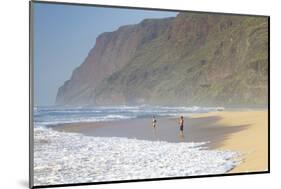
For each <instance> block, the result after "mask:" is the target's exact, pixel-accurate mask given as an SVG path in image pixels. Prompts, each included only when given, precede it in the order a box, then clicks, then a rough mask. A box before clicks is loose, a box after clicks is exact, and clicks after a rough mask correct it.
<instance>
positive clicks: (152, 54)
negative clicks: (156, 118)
mask: <svg viewBox="0 0 281 189" xmlns="http://www.w3.org/2000/svg"><path fill="white" fill-rule="evenodd" d="M131 27H132V28H138V29H140V28H143V27H145V28H146V29H145V30H143V32H139V33H138V34H137V35H135V36H134V39H133V38H132V39H131V40H132V41H134V42H135V43H136V45H135V46H134V48H135V49H134V51H133V52H130V53H129V54H128V55H126V53H123V54H122V56H128V57H129V58H128V57H127V59H126V62H123V64H122V65H120V64H121V63H117V65H118V69H115V70H112V71H111V72H110V73H109V74H108V75H106V76H105V77H104V78H101V79H100V80H99V81H98V82H97V83H96V84H95V85H94V87H91V84H90V83H91V82H95V81H96V80H91V77H89V76H88V79H83V78H84V77H85V76H83V75H82V74H80V75H77V76H76V77H75V78H78V80H79V78H80V77H81V78H80V80H83V83H86V85H85V86H88V87H85V88H83V89H79V90H76V89H75V87H76V86H75V85H74V84H72V85H71V88H73V89H72V90H74V89H75V90H76V91H77V92H76V94H79V96H80V97H79V98H76V97H75V95H73V97H72V98H70V100H65V96H67V93H69V94H71V90H70V91H65V90H64V91H63V92H60V91H59V93H62V94H58V96H59V97H60V98H62V99H64V100H60V99H58V98H57V102H58V104H81V105H85V104H86V105H113V104H116V105H117V104H159V105H204V106H206V105H221V106H232V105H235V106H236V105H237V106H238V105H239V106H243V105H244V106H248V105H266V104H267V98H268V97H267V95H268V94H267V91H268V19H267V18H266V17H249V16H234V15H215V14H213V15H208V14H197V13H180V14H179V15H178V16H177V17H176V18H172V19H168V20H167V19H166V20H165V19H153V20H149V19H147V20H145V21H143V22H142V23H140V24H138V25H135V26H131ZM134 31H135V30H134ZM119 32H120V31H119ZM112 35H113V34H112ZM135 38H136V39H141V40H135ZM113 39H114V37H112V38H111V40H113ZM109 41H110V40H109ZM128 44H130V43H128ZM128 44H125V45H128ZM123 45H124V43H121V42H120V48H121V47H122V46H123ZM115 48H118V46H117V47H116V46H115ZM122 48H124V47H122ZM115 50H118V49H115ZM116 55H117V54H116ZM102 56H105V57H106V56H107V54H103V55H102ZM119 56H121V55H119ZM117 58H120V57H116V59H117ZM95 61H96V60H93V62H95ZM111 61H112V63H111V64H112V66H115V67H116V65H115V64H116V63H115V62H114V58H113V59H112V60H111ZM87 65H88V67H90V66H89V65H92V66H93V65H95V63H92V64H91V63H88V64H87ZM84 66H86V65H84ZM94 68H95V69H100V68H99V67H98V66H94ZM100 71H102V69H100ZM88 74H89V73H88ZM69 82H72V83H73V81H72V80H70V81H69ZM92 86H93V85H92ZM76 88H79V87H78V86H77V87H76ZM64 93H66V94H64ZM83 94H85V95H83ZM81 95H82V96H81ZM61 102H63V103H61Z"/></svg>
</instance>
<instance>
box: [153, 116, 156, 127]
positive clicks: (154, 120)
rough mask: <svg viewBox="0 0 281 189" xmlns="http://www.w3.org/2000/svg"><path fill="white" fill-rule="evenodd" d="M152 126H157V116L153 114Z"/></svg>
mask: <svg viewBox="0 0 281 189" xmlns="http://www.w3.org/2000/svg"><path fill="white" fill-rule="evenodd" d="M152 126H153V128H155V127H156V119H155V116H153V118H152Z"/></svg>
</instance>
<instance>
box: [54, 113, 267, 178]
mask: <svg viewBox="0 0 281 189" xmlns="http://www.w3.org/2000/svg"><path fill="white" fill-rule="evenodd" d="M184 125H185V126H184V137H181V136H179V125H178V121H177V119H175V118H157V127H156V129H153V127H152V120H151V119H133V120H122V121H108V122H95V123H71V124H61V125H57V126H52V128H54V129H55V130H58V131H63V132H78V133H82V134H85V135H90V136H100V137H127V138H137V139H144V140H164V141H168V142H183V141H185V142H205V141H209V142H210V143H208V144H207V147H208V148H210V149H222V150H232V151H238V152H241V153H242V154H243V162H242V163H241V164H240V165H238V166H237V167H235V168H234V169H233V170H232V171H231V172H232V173H233V172H235V173H236V172H256V171H266V170H267V167H268V164H267V163H268V149H267V148H268V111H266V110H263V111H253V110H252V111H227V112H226V111H223V112H211V113H202V114H193V115H192V116H191V117H189V118H185V124H184Z"/></svg>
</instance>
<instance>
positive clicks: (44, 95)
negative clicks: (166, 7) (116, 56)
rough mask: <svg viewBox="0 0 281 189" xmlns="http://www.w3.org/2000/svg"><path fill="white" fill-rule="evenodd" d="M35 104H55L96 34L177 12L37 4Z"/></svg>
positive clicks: (35, 26) (35, 4)
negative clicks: (57, 95) (61, 89)
mask: <svg viewBox="0 0 281 189" xmlns="http://www.w3.org/2000/svg"><path fill="white" fill-rule="evenodd" d="M33 5H34V25H33V28H34V38H33V39H34V104H35V105H53V104H54V102H55V98H56V93H57V90H58V88H59V87H60V86H61V85H62V84H63V83H64V81H66V80H68V79H69V78H70V76H71V73H72V71H73V70H74V68H76V67H78V66H79V65H80V64H82V62H83V60H84V59H85V58H86V57H87V54H88V52H89V51H90V50H91V48H93V47H94V44H95V40H96V37H97V36H98V35H99V34H101V33H103V32H107V31H114V30H116V29H118V28H119V27H120V26H122V25H127V24H136V23H139V22H140V21H142V20H143V19H145V18H164V17H171V16H176V14H177V13H176V12H166V11H165V12H163V11H148V10H132V9H117V8H103V7H89V6H71V5H62V4H43V3H34V4H33Z"/></svg>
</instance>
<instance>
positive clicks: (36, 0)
mask: <svg viewBox="0 0 281 189" xmlns="http://www.w3.org/2000/svg"><path fill="white" fill-rule="evenodd" d="M33 3H43V4H56V5H58V4H59V5H71V6H79V5H80V6H88V7H104V8H124V9H135V10H154V11H175V12H193V13H201V14H218V15H233V16H254V17H266V18H267V19H268V167H267V170H265V171H256V172H240V173H225V174H214V175H197V176H185V177H167V178H152V179H134V180H118V181H103V182H89V183H72V184H54V185H38V186H34V175H33V158H34V157H33V153H34V151H33V149H34V146H33V141H34V132H33V105H34V104H33V92H34V91H33V88H34V86H33V66H34V65H33V9H32V4H33ZM269 173H270V16H269V15H254V14H239V13H223V12H207V11H191V10H178V9H177V10H175V9H163V8H148V7H127V6H119V5H101V4H88V3H69V2H56V1H40V0H30V1H29V188H54V187H70V186H86V185H87V186H89V185H100V184H118V183H132V182H133V183H134V182H148V181H149V182H151V181H163V180H175V179H177V180H179V179H192V178H212V177H226V176H239V175H257V174H269Z"/></svg>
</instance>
